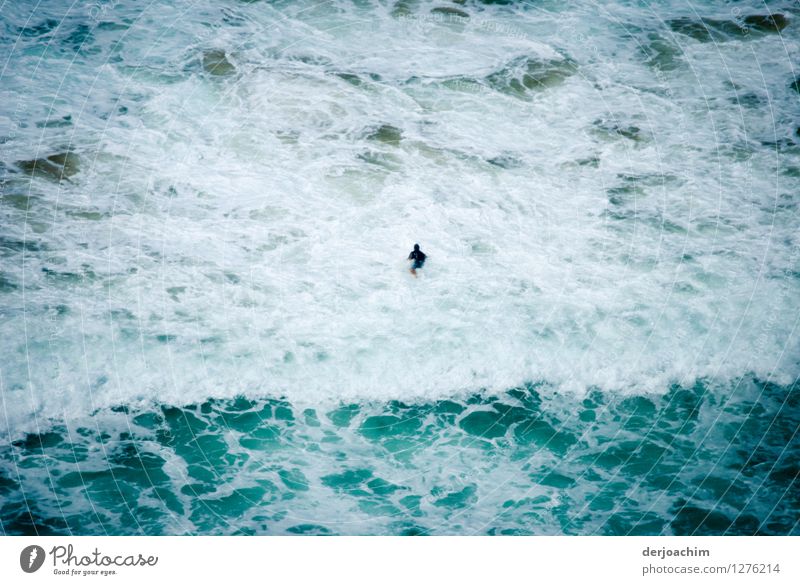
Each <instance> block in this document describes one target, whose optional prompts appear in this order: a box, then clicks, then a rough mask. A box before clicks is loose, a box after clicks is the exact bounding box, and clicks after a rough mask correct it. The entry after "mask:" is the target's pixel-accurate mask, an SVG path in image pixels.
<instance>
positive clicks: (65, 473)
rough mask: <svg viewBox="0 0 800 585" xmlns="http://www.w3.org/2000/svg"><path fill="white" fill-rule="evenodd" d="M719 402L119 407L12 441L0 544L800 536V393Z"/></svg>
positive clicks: (594, 399)
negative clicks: (341, 537)
mask: <svg viewBox="0 0 800 585" xmlns="http://www.w3.org/2000/svg"><path fill="white" fill-rule="evenodd" d="M727 390H728V391H729V394H728V396H727V397H726V398H724V399H719V398H718V395H716V393H715V392H713V391H712V390H711V389H709V388H708V387H707V386H706V385H705V384H703V383H698V384H696V385H695V386H693V387H691V388H681V387H677V386H676V387H673V388H671V389H670V390H669V391H668V392H667V393H665V394H663V395H662V396H659V397H645V396H631V397H628V398H624V399H621V398H619V397H616V398H615V397H613V396H608V395H607V394H604V393H602V392H599V391H594V392H590V393H589V394H588V395H587V396H586V398H584V399H583V400H572V399H565V398H564V397H560V396H558V395H554V394H553V393H552V389H549V388H546V387H544V386H541V385H528V386H525V387H521V388H516V389H513V390H509V391H508V392H506V393H504V394H502V395H500V396H495V397H491V398H490V397H486V396H481V395H477V394H475V395H471V396H464V397H459V398H454V399H452V400H440V401H437V402H433V403H421V404H404V403H401V402H390V403H382V404H375V403H352V404H343V405H341V406H340V407H338V408H335V409H332V410H328V411H319V410H317V409H314V408H303V409H301V408H296V407H293V406H292V404H290V403H288V402H286V401H281V400H259V401H252V400H246V399H237V400H221V401H220V400H209V401H206V402H203V403H202V404H195V405H191V406H186V407H183V408H178V407H172V406H162V407H156V408H153V409H149V410H144V411H139V410H131V409H126V408H116V409H112V410H111V411H110V412H103V413H98V414H95V415H94V417H89V418H85V419H83V420H79V421H76V420H70V421H64V422H63V423H56V424H54V426H53V427H52V428H50V429H49V430H48V431H47V432H45V433H42V434H35V435H28V436H27V437H26V438H25V439H24V440H20V441H17V442H15V443H14V444H13V445H12V446H10V447H6V448H4V449H3V451H2V453H0V455H1V456H2V460H3V461H4V472H3V476H2V477H0V489H2V492H0V493H2V496H3V502H4V503H3V506H2V508H1V509H0V513H1V514H2V518H3V529H4V530H5V531H6V533H7V534H31V533H39V534H67V533H72V534H597V535H604V534H605V535H653V534H679V535H700V534H703V535H719V534H728V535H753V534H772V535H775V534H797V533H798V530H799V529H800V528H799V527H798V517H797V510H798V506H800V499H798V494H800V490H797V489H796V487H797V486H796V481H797V473H798V469H797V461H798V456H800V438H798V433H797V429H798V424H800V414H799V413H800V409H799V407H800V389H799V388H797V387H796V386H795V387H792V388H785V387H780V386H775V385H772V384H768V383H767V384H765V383H764V382H763V381H758V380H752V379H743V380H738V381H737V383H736V384H735V386H733V387H730V388H728V389H727ZM11 463H13V466H12V465H10V464H11Z"/></svg>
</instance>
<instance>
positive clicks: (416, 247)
mask: <svg viewBox="0 0 800 585" xmlns="http://www.w3.org/2000/svg"><path fill="white" fill-rule="evenodd" d="M414 251H415V252H419V244H414Z"/></svg>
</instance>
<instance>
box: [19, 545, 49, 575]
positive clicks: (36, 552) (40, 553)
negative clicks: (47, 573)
mask: <svg viewBox="0 0 800 585" xmlns="http://www.w3.org/2000/svg"><path fill="white" fill-rule="evenodd" d="M44 556H45V555H44V549H43V548H42V547H41V546H38V545H35V544H32V545H30V546H26V547H25V548H23V549H22V552H21V553H19V566H20V567H22V570H23V571H25V572H26V573H35V572H36V571H38V570H39V569H41V568H42V565H43V564H44Z"/></svg>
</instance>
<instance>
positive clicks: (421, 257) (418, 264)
mask: <svg viewBox="0 0 800 585" xmlns="http://www.w3.org/2000/svg"><path fill="white" fill-rule="evenodd" d="M425 258H427V256H425V253H424V252H423V251H422V250H419V249H417V250H414V251H413V252H411V254H409V255H408V259H409V260H413V261H414V264H412V265H411V270H416V269H417V268H422V265H423V264H425Z"/></svg>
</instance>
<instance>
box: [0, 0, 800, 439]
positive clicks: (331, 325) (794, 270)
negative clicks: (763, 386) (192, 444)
mask: <svg viewBox="0 0 800 585" xmlns="http://www.w3.org/2000/svg"><path fill="white" fill-rule="evenodd" d="M754 6H755V5H754ZM390 8H391V6H381V7H377V8H375V7H373V8H366V7H359V6H357V5H353V4H350V3H345V2H341V3H324V4H318V3H286V4H283V5H281V4H274V5H267V4H263V3H259V4H253V5H245V4H241V3H228V4H225V5H224V6H222V7H220V6H218V5H217V3H212V2H208V3H197V2H192V3H186V4H181V3H178V4H175V3H171V4H158V5H156V4H151V5H148V6H147V8H139V7H136V6H133V5H131V6H128V5H127V4H124V3H118V4H114V5H113V6H108V7H104V8H103V9H102V10H101V11H100V12H97V11H95V13H94V14H93V15H88V14H87V13H86V12H85V11H84V12H83V13H82V14H77V13H73V12H72V11H70V12H69V13H67V14H66V15H65V14H64V13H65V10H66V9H65V8H64V7H63V6H60V5H59V4H58V3H53V4H52V5H50V6H38V7H37V8H36V11H35V13H34V15H33V16H31V7H30V6H18V5H15V6H13V7H10V8H6V7H4V9H3V10H4V11H6V10H8V16H7V17H6V20H5V31H4V33H3V44H2V62H4V63H6V65H5V69H3V72H2V87H3V89H2V93H3V106H2V108H3V109H2V111H0V114H1V115H2V118H0V119H3V120H5V119H8V120H9V121H10V122H11V123H10V124H4V125H3V126H2V129H0V133H2V134H3V135H4V136H5V141H4V143H3V144H2V145H1V146H0V148H2V162H3V164H4V165H6V167H8V168H13V167H14V166H15V163H16V161H20V160H30V159H34V158H37V157H43V156H46V155H50V154H53V153H56V152H63V151H64V150H65V149H67V148H72V149H73V150H75V151H76V152H77V153H78V154H79V156H80V157H81V171H80V173H79V174H77V175H76V176H74V177H72V178H71V179H70V180H69V181H62V182H61V183H55V182H53V181H52V180H48V179H47V178H40V177H37V178H34V179H32V180H30V179H28V178H27V177H23V176H22V175H19V174H12V175H9V176H7V177H6V183H5V184H4V191H3V202H2V214H3V220H2V222H3V228H2V235H3V237H4V238H6V240H7V241H14V242H21V241H25V242H28V244H27V248H26V249H25V250H24V253H23V251H20V250H18V249H9V252H8V253H7V254H6V255H5V257H4V260H3V268H2V272H3V275H4V278H6V279H7V280H8V281H9V282H12V283H15V284H16V286H17V288H16V289H13V290H9V291H6V292H3V293H0V294H2V295H3V296H2V297H0V298H2V304H3V309H2V313H3V320H2V323H1V324H0V331H2V338H0V351H1V352H2V354H1V355H2V388H3V396H4V403H5V411H6V415H7V420H8V423H9V424H10V425H11V426H12V428H15V429H21V428H27V426H29V424H30V423H31V414H32V413H36V414H38V415H40V416H42V415H44V416H59V415H64V414H65V413H66V414H69V413H73V412H76V413H77V412H87V411H91V410H93V409H96V408H99V407H104V406H109V405H113V404H119V403H132V402H134V403H135V402H138V401H151V400H161V401H166V402H172V403H187V402H193V401H198V400H202V399H204V398H207V397H210V396H231V395H235V394H239V393H245V394H249V395H285V396H287V397H289V398H290V399H292V400H294V401H296V402H318V401H335V400H338V399H340V398H341V399H353V398H362V399H364V398H366V399H378V400H381V399H388V398H403V399H409V400H411V399H423V398H438V397H442V396H447V395H451V394H453V393H455V392H458V391H461V390H471V389H478V388H488V389H490V390H502V389H505V388H508V387H511V386H514V385H517V384H520V383H523V382H525V381H529V380H547V381H549V382H551V383H553V384H554V385H556V387H558V388H560V389H562V390H563V391H578V392H581V391H584V390H585V389H587V388H589V387H600V388H602V389H605V390H609V391H614V392H642V391H655V392H658V391H663V390H664V389H666V388H667V386H668V385H669V384H670V383H673V382H680V383H691V382H692V381H693V380H694V379H696V378H699V377H713V378H722V379H726V378H731V379H732V378H735V377H737V376H741V375H745V374H747V373H749V372H752V373H754V374H755V375H757V376H760V377H763V378H770V379H772V380H775V381H777V382H781V383H787V382H789V381H791V380H793V379H794V378H796V377H797V375H798V371H799V370H798V360H797V358H798V351H797V350H798V336H797V332H796V323H797V306H798V302H797V301H798V276H797V274H798V256H797V254H798V248H797V235H796V234H797V220H796V205H797V193H798V179H797V176H796V175H797V174H798V173H797V172H794V174H792V171H791V169H792V168H794V169H795V170H796V169H798V168H800V155H799V154H798V147H797V146H792V145H791V144H790V143H786V141H787V140H788V141H792V140H796V137H794V138H793V137H792V134H793V133H794V129H795V127H796V125H797V118H796V116H797V109H796V108H797V94H796V92H793V91H792V90H791V89H790V88H789V87H788V83H789V82H790V81H791V80H792V79H794V77H795V76H796V72H793V71H792V62H793V59H794V62H796V57H797V55H798V35H797V32H796V30H797V29H796V26H795V25H794V24H792V25H791V26H790V27H789V28H787V29H786V30H784V31H783V33H782V35H776V34H773V35H762V36H758V37H757V38H755V37H754V38H746V39H734V40H731V41H730V42H727V43H718V44H714V43H699V42H698V41H696V40H693V39H691V38H689V37H686V36H681V35H680V34H676V33H674V32H672V31H671V30H670V29H669V28H667V27H665V25H664V21H666V20H668V19H669V18H671V17H679V16H693V15H692V14H691V13H687V12H686V11H683V12H681V10H683V9H682V8H680V7H676V8H673V9H666V8H665V9H664V13H662V14H658V15H657V18H656V17H654V15H653V14H652V13H651V12H648V11H646V10H644V9H632V8H629V7H625V8H624V9H623V8H622V7H620V6H617V7H612V8H609V9H608V10H607V11H605V12H604V11H601V13H600V14H597V15H596V17H595V18H588V17H585V15H584V16H581V15H582V14H583V12H584V11H585V10H589V8H586V9H576V10H575V11H573V12H571V13H559V12H556V11H555V8H552V7H551V8H548V9H546V10H545V9H538V8H524V7H488V8H481V7H479V6H477V5H475V6H472V5H470V6H468V10H470V11H471V13H472V17H471V18H470V19H469V20H468V21H466V22H464V21H463V19H461V20H458V19H451V18H447V19H445V18H438V17H435V16H433V15H431V14H430V13H429V12H428V11H427V9H425V8H424V7H421V6H417V8H415V10H416V12H414V13H412V15H411V16H405V17H397V16H392V15H391V14H390ZM698 10H699V9H698ZM29 16H30V19H29V18H28V17H29ZM48 16H49V17H51V18H53V19H55V20H57V21H58V22H59V23H60V24H59V26H58V27H56V28H54V29H53V30H52V31H51V32H48V33H42V34H40V35H38V36H36V35H35V34H34V33H29V34H28V36H25V35H21V34H20V28H19V27H24V26H28V27H31V26H34V25H36V24H39V23H41V22H43V21H45V20H46V18H48ZM702 16H710V17H715V18H719V17H721V12H720V10H719V8H716V9H714V10H713V11H712V10H711V9H708V13H707V14H706V13H703V14H702ZM4 17H5V14H4ZM93 18H96V20H93ZM81 23H87V24H89V26H90V27H91V29H92V34H93V35H94V36H93V38H92V39H90V40H89V41H86V42H85V43H84V45H83V46H81V45H80V43H78V45H77V47H76V46H75V45H74V42H73V44H72V45H70V42H69V41H68V39H69V35H70V34H71V33H72V32H73V31H74V30H75V29H76V27H77V26H78V25H79V24H81ZM100 23H112V24H113V25H109V24H105V25H102V26H99V27H98V25H99V24H100ZM128 25H130V26H128ZM123 27H127V28H124V29H123ZM115 28H117V29H120V30H115ZM623 32H624V33H625V34H622V33H623ZM656 33H658V34H660V35H661V36H662V37H663V38H664V39H666V40H667V41H666V42H668V43H671V44H672V46H673V48H674V52H675V57H674V59H675V60H676V63H677V64H676V65H675V67H674V69H672V70H669V71H664V72H659V71H657V70H656V69H654V68H653V67H651V66H649V65H648V64H647V63H646V58H645V56H644V55H643V52H642V51H646V49H647V43H649V42H651V41H652V38H653V37H652V35H653V34H656ZM45 39H47V40H45ZM47 43H49V44H47ZM45 46H46V48H43V47H45ZM76 49H79V50H77V51H76ZM212 50H216V51H224V52H225V55H226V59H227V60H228V61H229V63H230V64H231V65H233V66H234V67H235V72H232V73H229V74H226V75H214V74H211V73H208V72H206V71H204V69H203V54H204V52H206V53H207V52H208V51H212ZM525 58H527V59H530V60H531V61H533V62H536V63H548V62H551V61H552V62H556V61H558V60H566V59H569V60H570V62H572V63H574V65H575V71H574V73H573V74H571V75H568V76H566V78H564V79H563V80H561V81H557V82H554V83H553V84H552V86H550V87H547V88H545V89H533V90H529V91H527V93H525V94H524V95H522V96H520V95H518V94H515V93H514V92H513V91H499V90H498V89H502V88H498V87H497V86H496V85H495V86H493V85H492V84H491V83H489V82H487V79H488V78H489V76H491V75H492V74H494V73H498V74H500V73H502V72H503V71H504V68H507V67H509V66H510V65H509V64H512V63H514V62H515V59H516V60H519V59H525ZM356 75H357V76H359V77H358V81H357V82H356V81H355V79H356V78H355V77H353V76H356ZM737 88H738V89H737ZM753 96H755V97H753ZM744 98H747V100H749V101H747V100H745V101H744V103H743V99H744ZM754 104H755V105H754ZM64 116H71V124H66V125H63V126H56V127H53V126H48V127H41V126H42V125H43V124H40V125H39V126H37V122H46V121H50V120H58V119H62V118H63V117H64ZM381 126H391V127H393V128H395V129H397V130H399V131H400V132H401V133H402V139H401V140H400V142H399V143H395V141H394V139H392V138H391V137H390V138H389V139H384V140H381V139H380V136H377V137H376V132H377V131H378V130H379V129H380V128H381ZM391 132H392V131H391V130H390V131H389V133H390V134H391ZM394 132H395V136H396V131H394ZM782 140H783V141H784V143H781V141H782ZM765 143H768V144H765ZM769 143H773V144H774V143H778V146H770V144H769ZM781 144H783V145H781ZM787 144H788V145H787ZM20 201H22V202H23V203H20ZM4 241H5V240H4ZM415 242H419V243H420V244H421V246H422V249H423V250H424V251H425V252H426V253H428V254H429V258H430V260H429V262H428V264H427V265H426V266H425V268H424V269H423V270H422V271H421V277H420V278H419V279H417V280H414V279H413V278H411V276H410V275H409V274H408V273H407V272H406V264H405V262H404V258H405V256H406V255H407V254H408V252H409V250H410V249H411V247H412V245H413V244H414V243H415ZM12 248H13V246H12ZM0 424H2V425H5V424H6V422H5V421H3V422H2V423H0Z"/></svg>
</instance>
